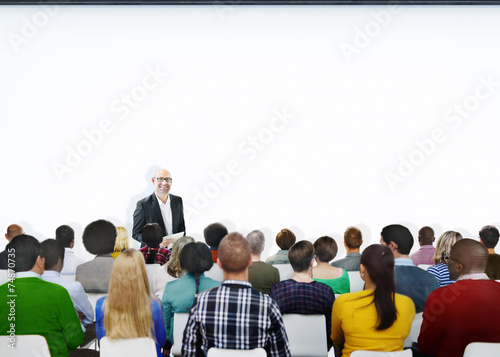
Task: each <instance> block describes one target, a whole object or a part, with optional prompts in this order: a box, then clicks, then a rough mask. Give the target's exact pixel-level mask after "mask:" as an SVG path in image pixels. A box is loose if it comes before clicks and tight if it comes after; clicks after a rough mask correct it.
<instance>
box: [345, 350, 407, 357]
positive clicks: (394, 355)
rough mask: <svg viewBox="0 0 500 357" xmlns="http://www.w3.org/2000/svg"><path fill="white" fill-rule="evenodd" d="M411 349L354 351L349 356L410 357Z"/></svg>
mask: <svg viewBox="0 0 500 357" xmlns="http://www.w3.org/2000/svg"><path fill="white" fill-rule="evenodd" d="M412 356H413V352H412V351H411V350H404V351H396V352H383V351H360V350H358V351H354V352H353V353H351V357H412Z"/></svg>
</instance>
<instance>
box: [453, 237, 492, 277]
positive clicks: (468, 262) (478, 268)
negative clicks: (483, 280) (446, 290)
mask: <svg viewBox="0 0 500 357" xmlns="http://www.w3.org/2000/svg"><path fill="white" fill-rule="evenodd" d="M488 255H489V254H488V249H487V248H486V247H485V245H484V244H481V243H480V242H478V241H475V240H473V239H470V238H464V239H461V240H459V241H458V242H456V243H455V244H454V245H453V247H452V248H451V251H450V259H449V262H448V267H449V270H450V278H451V279H453V280H456V279H457V278H458V277H459V276H460V275H464V274H475V273H484V271H485V269H486V264H487V263H488ZM456 264H461V265H462V269H461V271H460V274H456V269H455V265H456Z"/></svg>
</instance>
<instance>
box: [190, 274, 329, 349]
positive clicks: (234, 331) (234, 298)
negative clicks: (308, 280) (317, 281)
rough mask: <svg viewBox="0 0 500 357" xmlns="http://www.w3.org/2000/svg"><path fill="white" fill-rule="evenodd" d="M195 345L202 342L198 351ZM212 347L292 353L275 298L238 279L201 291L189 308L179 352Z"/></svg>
mask: <svg viewBox="0 0 500 357" xmlns="http://www.w3.org/2000/svg"><path fill="white" fill-rule="evenodd" d="M330 290H331V289H330ZM200 340H201V341H200ZM197 345H198V346H199V345H201V349H202V350H201V351H200V350H199V348H197ZM211 347H217V348H226V349H227V348H230V349H238V350H248V349H254V348H259V347H262V348H264V349H265V350H266V351H267V355H268V356H273V357H289V356H291V354H290V348H289V344H288V337H287V335H286V331H285V326H284V324H283V318H282V317H281V313H280V310H279V307H278V305H277V304H276V302H275V301H274V300H272V299H271V298H270V297H269V296H268V295H265V294H262V293H261V292H259V291H257V290H255V289H253V288H252V285H251V284H250V283H249V282H247V281H239V280H225V281H224V282H223V283H222V284H221V285H220V286H218V287H215V288H213V289H210V290H206V291H203V292H202V293H200V294H199V295H198V301H197V304H196V306H194V307H193V308H192V309H191V314H190V316H189V320H188V322H187V325H186V328H185V330H184V338H183V341H182V356H183V357H194V356H200V355H204V354H206V353H207V351H208V349H209V348H211Z"/></svg>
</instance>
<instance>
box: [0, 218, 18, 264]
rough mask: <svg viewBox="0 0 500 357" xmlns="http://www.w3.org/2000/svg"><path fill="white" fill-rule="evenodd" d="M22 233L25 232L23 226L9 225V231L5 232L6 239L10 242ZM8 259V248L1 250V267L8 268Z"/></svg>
mask: <svg viewBox="0 0 500 357" xmlns="http://www.w3.org/2000/svg"><path fill="white" fill-rule="evenodd" d="M21 234H24V231H23V228H22V227H21V226H19V225H17V224H11V225H10V226H8V227H7V233H5V239H7V242H9V243H10V241H11V240H12V238H14V237H17V236H19V235H21ZM7 263H8V260H7V249H5V250H4V251H3V252H0V269H7V268H8V264H7Z"/></svg>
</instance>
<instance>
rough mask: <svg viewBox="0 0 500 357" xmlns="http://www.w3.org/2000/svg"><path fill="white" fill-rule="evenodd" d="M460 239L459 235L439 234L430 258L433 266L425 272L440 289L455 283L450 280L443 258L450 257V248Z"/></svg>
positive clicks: (449, 232) (450, 233) (454, 233)
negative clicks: (437, 282)
mask: <svg viewBox="0 0 500 357" xmlns="http://www.w3.org/2000/svg"><path fill="white" fill-rule="evenodd" d="M460 239H462V235H461V234H460V233H458V232H454V231H447V232H444V233H443V234H441V236H440V237H439V238H438V241H437V243H436V252H435V253H434V256H433V257H432V261H433V262H434V264H435V265H433V266H430V267H429V268H427V272H428V273H431V274H432V275H434V276H435V277H436V279H437V280H438V281H439V286H441V287H443V286H447V285H450V284H451V283H454V282H455V281H453V280H452V279H451V278H450V272H449V271H448V267H447V265H446V262H445V260H444V258H445V256H449V255H450V251H451V247H453V245H454V244H455V243H456V242H457V241H459V240H460Z"/></svg>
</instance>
